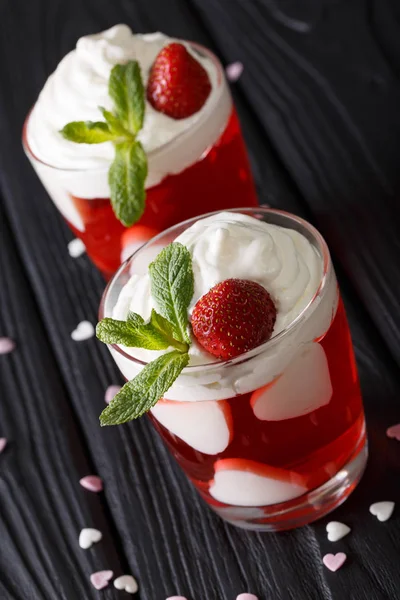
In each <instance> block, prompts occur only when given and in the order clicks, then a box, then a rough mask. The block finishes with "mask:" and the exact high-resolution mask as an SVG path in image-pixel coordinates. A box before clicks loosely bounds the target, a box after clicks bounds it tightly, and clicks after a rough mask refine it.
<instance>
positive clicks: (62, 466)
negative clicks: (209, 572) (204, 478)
mask: <svg viewBox="0 0 400 600" xmlns="http://www.w3.org/2000/svg"><path fill="white" fill-rule="evenodd" d="M0 223H1V231H0V236H1V241H2V251H1V255H0V261H1V262H0V271H1V274H2V283H1V285H0V306H1V311H0V331H1V333H2V334H4V335H5V334H6V335H7V336H10V337H11V338H12V339H13V340H15V341H16V349H15V350H14V351H13V352H12V353H10V354H8V355H4V356H1V357H0V358H1V360H0V374H1V388H2V389H1V396H2V398H1V404H0V427H1V429H0V432H1V435H2V436H5V437H7V439H8V440H9V441H8V445H7V448H6V449H5V451H4V452H3V453H2V455H1V456H0V505H1V520H0V527H1V530H0V531H1V532H0V539H1V552H0V573H1V583H2V585H3V587H4V590H6V591H7V593H6V592H4V595H0V597H1V598H4V599H5V598H10V600H11V599H14V598H15V599H18V600H28V599H31V598H32V599H36V598H43V599H46V600H47V599H49V600H50V599H54V598H60V599H65V600H70V599H71V598H74V597H76V598H78V597H82V598H95V597H96V594H95V590H93V588H92V590H91V586H90V584H89V576H90V573H92V572H93V571H97V570H100V569H102V568H104V567H109V568H111V569H113V570H114V571H115V573H116V574H117V575H119V574H122V573H123V567H122V564H121V558H122V557H121V556H120V557H119V556H118V550H117V548H116V544H115V540H114V539H113V538H114V536H113V532H112V531H111V529H110V526H109V522H108V516H107V512H108V509H107V508H106V507H105V506H104V500H103V494H99V495H97V494H91V493H90V492H88V491H85V490H84V489H83V488H82V487H81V486H80V485H79V479H80V478H81V477H83V476H85V475H88V474H91V473H93V466H92V464H91V461H90V458H89V456H88V453H87V451H86V448H85V443H84V438H83V436H82V432H81V431H80V430H79V427H78V426H77V424H76V421H75V418H74V415H73V413H72V411H71V409H70V406H69V401H68V397H67V393H66V390H65V387H64V385H63V380H62V374H61V373H60V371H59V368H58V366H57V363H56V361H55V359H54V356H53V355H52V352H51V348H50V346H49V342H48V339H47V336H46V332H45V329H44V327H43V324H42V320H41V317H40V314H39V313H38V309H37V306H36V304H35V299H34V297H33V294H32V290H31V288H30V286H29V283H28V281H27V279H26V276H25V273H24V267H23V266H22V263H21V261H20V258H19V256H18V252H17V250H16V248H15V245H14V243H13V241H12V237H11V234H10V231H9V228H8V227H7V224H6V220H5V215H4V211H3V209H1V212H0ZM83 527H96V528H97V529H100V531H102V533H103V536H104V537H103V540H102V541H101V543H99V544H97V545H96V546H95V547H93V548H91V549H90V550H87V551H84V550H82V549H81V548H79V546H78V536H79V532H80V530H81V529H82V528H83ZM67 573H73V577H67ZM106 597H108V598H110V599H111V598H117V592H116V590H114V591H113V590H110V591H109V592H108V593H107V596H106Z"/></svg>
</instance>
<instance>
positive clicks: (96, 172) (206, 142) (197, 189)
mask: <svg viewBox="0 0 400 600" xmlns="http://www.w3.org/2000/svg"><path fill="white" fill-rule="evenodd" d="M190 46H191V49H192V50H193V52H194V53H196V52H197V53H199V54H200V55H203V56H206V57H207V58H209V59H210V60H211V61H212V62H213V64H214V66H215V68H216V71H217V84H216V85H217V91H218V93H217V94H215V97H214V99H213V101H212V102H210V103H209V106H208V108H207V110H206V111H205V112H204V114H203V116H202V118H201V119H200V120H199V121H197V122H196V123H195V124H194V125H193V126H192V127H191V128H189V129H188V130H185V131H183V132H182V133H180V134H179V135H177V136H176V137H175V138H174V139H172V140H171V141H170V142H168V143H166V144H164V145H163V146H161V147H159V148H157V149H155V150H153V151H151V152H148V153H147V156H148V167H149V175H148V181H149V182H150V185H149V187H147V189H146V208H145V211H144V213H143V215H142V217H141V219H140V220H139V221H138V222H137V223H136V224H135V225H133V226H132V227H130V228H129V229H127V228H126V227H124V226H123V225H122V223H120V221H118V219H117V218H116V217H115V215H114V212H113V210H112V206H111V203H110V199H109V187H108V167H107V168H101V169H82V170H77V169H60V168H58V167H53V166H52V165H51V164H46V163H44V162H43V161H41V160H39V159H38V158H37V157H35V156H34V154H33V153H32V152H31V150H30V148H29V143H28V139H27V124H28V121H29V115H28V117H27V119H26V121H25V125H24V129H23V137H22V141H23V146H24V150H25V153H26V155H27V157H28V158H29V160H30V162H31V164H32V166H33V168H34V169H35V171H36V173H37V175H38V176H39V179H40V180H41V182H42V184H43V186H44V187H45V188H46V190H47V192H48V193H49V195H50V197H51V198H52V200H53V202H54V203H55V205H56V206H57V208H58V209H59V211H60V212H61V214H62V215H63V217H64V218H65V220H66V221H67V223H68V225H69V226H70V228H71V229H72V231H73V233H74V234H75V236H76V237H78V238H80V239H81V240H82V241H83V242H84V244H85V246H86V250H87V253H88V255H89V256H90V258H91V259H92V261H93V262H94V264H95V265H96V266H97V267H98V268H99V269H100V270H101V271H102V273H103V274H104V276H105V277H106V278H107V279H108V278H109V277H111V275H112V274H113V273H114V272H115V271H116V269H117V268H118V267H119V265H120V264H121V262H123V260H125V259H126V258H127V257H128V256H130V254H132V252H134V250H136V249H137V248H138V247H140V246H141V245H142V244H143V243H144V242H145V241H147V240H148V239H150V238H151V237H153V236H154V235H156V234H157V233H159V232H161V231H163V230H165V229H166V228H168V227H171V226H172V225H174V224H176V223H179V222H181V221H184V220H186V219H188V218H190V217H194V216H197V215H200V214H204V213H205V212H208V211H214V210H223V209H226V208H232V207H240V206H242V205H243V203H245V204H246V205H247V206H257V198H256V193H255V188H254V183H253V179H252V175H251V172H250V165H249V161H248V157H247V152H246V148H245V144H244V140H243V136H242V133H241V130H240V124H239V120H238V117H237V114H236V110H235V108H234V107H233V104H232V98H231V95H230V92H229V88H228V84H227V82H226V79H225V76H224V71H223V68H222V65H221V63H220V62H219V60H218V59H217V58H216V56H214V54H213V53H212V52H210V51H209V50H207V49H206V48H204V47H202V46H200V45H198V44H195V43H190ZM221 123H222V125H221ZM210 131H211V132H212V136H211V138H210V134H209V132H210ZM194 140H196V143H195V144H193V141H194ZM167 157H168V159H167V162H168V164H172V165H173V173H174V174H170V175H168V176H166V177H165V178H164V179H162V181H161V182H160V183H157V185H151V180H152V179H153V180H154V179H155V180H157V173H158V172H161V173H163V172H164V171H163V163H164V162H165V161H166V158H167ZM181 164H184V165H189V166H186V168H183V169H182V170H180V165H181ZM104 190H106V193H105V192H104Z"/></svg>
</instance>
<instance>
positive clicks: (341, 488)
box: [211, 432, 368, 531]
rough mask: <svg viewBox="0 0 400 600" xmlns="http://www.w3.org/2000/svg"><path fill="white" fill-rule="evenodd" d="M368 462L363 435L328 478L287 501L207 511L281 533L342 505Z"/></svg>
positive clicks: (256, 528)
mask: <svg viewBox="0 0 400 600" xmlns="http://www.w3.org/2000/svg"><path fill="white" fill-rule="evenodd" d="M367 459H368V443H367V439H366V436H365V432H363V434H362V436H361V439H360V441H359V443H358V444H357V447H356V449H355V451H354V453H353V456H352V458H351V459H350V460H349V461H348V463H347V464H346V465H344V466H343V467H342V469H341V470H340V471H339V472H338V473H336V475H335V476H334V477H332V479H330V480H329V481H327V482H326V483H324V484H323V485H321V486H320V487H319V488H316V489H315V490H313V491H312V492H309V493H308V494H306V495H304V496H301V498H295V499H294V500H291V501H290V502H285V503H282V504H275V505H270V506H263V507H246V506H232V507H230V506H227V507H218V506H211V508H212V509H213V510H214V511H215V512H216V513H217V514H218V515H219V516H220V517H221V518H222V519H224V520H225V521H227V522H228V523H231V524H232V525H235V526H236V527H241V528H242V529H249V530H252V531H285V530H288V529H294V528H295V527H302V526H303V525H307V524H308V523H311V522H312V521H316V520H317V519H320V518H321V517H323V516H325V515H326V514H328V513H330V512H331V511H332V510H334V509H335V508H337V507H338V506H339V505H340V504H342V503H343V502H344V501H345V500H346V498H348V496H349V495H350V494H351V492H352V491H353V490H354V489H355V487H356V486H357V484H358V482H359V481H360V479H361V477H362V474H363V473H364V470H365V467H366V464H367Z"/></svg>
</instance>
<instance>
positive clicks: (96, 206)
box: [23, 25, 257, 277]
mask: <svg viewBox="0 0 400 600" xmlns="http://www.w3.org/2000/svg"><path fill="white" fill-rule="evenodd" d="M132 65H136V66H137V67H138V68H137V69H136V71H135V69H134V68H132V69H131V70H129V67H130V66H132ZM116 66H120V67H127V69H126V70H125V71H122V70H120V71H119V72H115V75H116V76H115V77H114V80H113V74H114V70H115V69H114V68H115V67H116ZM23 144H24V148H25V151H26V153H27V156H28V158H29V159H30V161H31V163H32V165H33V167H34V168H35V170H36V172H37V174H38V175H39V177H40V179H41V181H42V183H43V185H44V186H45V188H46V189H47V191H48V192H49V195H50V196H51V198H52V199H53V201H54V203H55V204H56V206H57V207H58V209H59V210H60V211H61V213H62V215H63V216H64V218H65V219H66V220H67V222H68V224H69V225H70V227H71V229H72V230H73V232H74V234H75V235H76V236H77V237H79V238H80V239H82V240H83V242H84V243H85V245H86V249H87V252H88V254H89V256H90V257H91V259H92V260H93V262H94V263H95V264H96V266H97V267H98V268H99V269H100V270H101V271H102V272H103V273H104V274H105V275H106V276H107V277H109V276H111V274H112V273H114V272H115V270H116V269H117V268H118V266H119V265H120V264H121V261H122V260H124V259H125V258H126V257H127V256H129V255H130V254H131V253H132V252H133V251H135V250H136V249H137V248H138V247H140V245H141V244H143V242H144V241H147V240H148V239H150V238H151V237H153V235H154V234H155V233H157V232H160V231H163V230H164V229H166V228H168V227H170V226H172V225H174V224H176V223H178V222H181V221H183V220H185V219H188V218H191V217H194V216H196V215H199V214H202V213H204V212H207V211H211V210H216V209H221V210H222V209H226V208H230V207H235V206H236V207H239V206H241V205H242V204H243V202H244V203H245V204H246V205H248V206H256V205H257V200H256V196H255V190H254V184H253V180H252V177H251V173H250V168H249V162H248V158H247V154H246V149H245V146H244V141H243V137H242V134H241V131H240V125H239V121H238V118H237V114H236V112H235V109H234V107H233V105H232V99H231V95H230V92H229V89H228V85H227V83H226V80H225V77H224V73H223V69H222V67H221V64H220V63H219V61H218V59H217V58H216V57H215V56H214V55H213V54H212V53H211V52H210V51H208V50H207V49H205V48H203V47H201V46H199V45H197V44H192V43H189V42H175V41H174V40H171V39H170V38H168V37H167V36H165V35H163V34H161V33H155V34H146V35H135V34H133V33H132V32H131V30H130V29H129V27H127V26H125V25H118V26H115V27H113V28H112V29H109V30H108V31H105V32H102V33H99V34H96V35H90V36H86V37H84V38H81V39H80V40H79V41H78V43H77V46H76V49H74V50H72V51H71V52H70V53H69V54H68V55H67V56H66V57H65V58H64V59H63V60H62V61H61V63H60V64H59V66H58V67H57V69H56V71H55V72H54V73H53V74H52V75H51V76H50V77H49V79H48V81H47V83H46V85H45V86H44V88H43V90H42V92H41V94H40V95H39V98H38V100H37V102H36V104H35V106H34V107H33V109H32V111H31V113H30V114H29V116H28V118H27V120H26V122H25V126H24V132H23ZM122 144H124V145H125V146H127V145H128V146H129V149H128V150H129V151H126V152H125V150H126V148H124V149H121V148H122ZM118 161H119V162H118ZM117 163H118V164H117ZM113 165H116V168H115V169H114V172H113V173H111V171H112V168H113ZM121 165H122V166H123V167H124V169H125V171H124V174H123V175H122V174H121V172H120V170H121V169H120V167H121ZM118 169H119V170H118ZM117 171H118V173H117ZM116 173H117V174H116ZM126 174H127V175H128V177H125V175H126ZM118 176H119V181H116V179H117V178H118ZM129 178H130V179H129ZM123 182H125V183H123ZM123 185H125V189H124V190H123V193H122V194H121V187H122V186H123ZM121 197H123V201H121Z"/></svg>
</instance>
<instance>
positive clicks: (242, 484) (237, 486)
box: [209, 459, 307, 506]
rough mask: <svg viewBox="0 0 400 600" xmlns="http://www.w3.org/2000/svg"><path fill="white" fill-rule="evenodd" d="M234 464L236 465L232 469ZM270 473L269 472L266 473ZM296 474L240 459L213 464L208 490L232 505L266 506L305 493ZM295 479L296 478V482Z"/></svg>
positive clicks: (305, 490)
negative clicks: (212, 478)
mask: <svg viewBox="0 0 400 600" xmlns="http://www.w3.org/2000/svg"><path fill="white" fill-rule="evenodd" d="M235 466H237V468H235ZM267 473H269V475H267ZM298 479H299V477H298V476H296V474H293V476H292V474H291V472H290V471H284V470H283V469H275V468H274V467H269V466H267V465H263V464H261V463H256V462H253V461H248V460H243V459H222V460H220V461H217V462H216V463H215V476H214V480H213V481H212V482H211V485H210V488H209V492H210V494H211V496H212V497H213V498H215V499H216V500H218V501H219V502H223V503H224V504H230V505H233V506H268V505H270V504H277V503H279V502H287V501H288V500H292V499H293V498H297V497H298V496H302V495H303V494H304V493H306V492H307V488H306V487H304V486H303V485H301V484H300V483H299V481H298ZM296 480H297V481H296Z"/></svg>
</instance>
